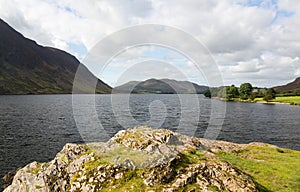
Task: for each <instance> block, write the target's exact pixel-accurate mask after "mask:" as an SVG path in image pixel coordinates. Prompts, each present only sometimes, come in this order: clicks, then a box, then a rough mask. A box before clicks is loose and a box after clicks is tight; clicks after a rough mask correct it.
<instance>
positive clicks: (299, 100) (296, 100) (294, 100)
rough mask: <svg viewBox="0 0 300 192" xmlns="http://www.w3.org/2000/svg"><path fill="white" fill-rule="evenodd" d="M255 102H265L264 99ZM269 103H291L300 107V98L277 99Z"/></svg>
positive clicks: (256, 99)
mask: <svg viewBox="0 0 300 192" xmlns="http://www.w3.org/2000/svg"><path fill="white" fill-rule="evenodd" d="M255 101H263V99H262V98H255ZM269 102H279V103H290V104H292V105H300V96H290V97H276V98H275V99H273V100H271V101H269Z"/></svg>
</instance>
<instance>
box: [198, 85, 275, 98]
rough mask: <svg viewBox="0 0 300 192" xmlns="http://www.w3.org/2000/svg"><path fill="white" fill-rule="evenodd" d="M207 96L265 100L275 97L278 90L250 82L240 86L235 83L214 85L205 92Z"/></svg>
mask: <svg viewBox="0 0 300 192" xmlns="http://www.w3.org/2000/svg"><path fill="white" fill-rule="evenodd" d="M204 95H205V96H206V97H209V98H211V97H218V98H222V99H225V100H227V101H232V100H235V99H240V100H245V101H246V100H251V101H253V100H254V99H255V98H263V100H265V101H267V102H268V101H269V100H272V99H275V97H276V92H275V90H274V89H273V88H258V87H253V86H252V85H251V84H250V83H243V84H241V85H240V87H236V86H235V85H231V86H221V87H213V88H210V89H209V90H208V91H206V92H205V93H204Z"/></svg>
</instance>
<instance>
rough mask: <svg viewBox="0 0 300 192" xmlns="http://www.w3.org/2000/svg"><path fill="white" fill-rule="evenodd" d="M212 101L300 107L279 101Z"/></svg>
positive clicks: (217, 98)
mask: <svg viewBox="0 0 300 192" xmlns="http://www.w3.org/2000/svg"><path fill="white" fill-rule="evenodd" d="M211 99H215V100H219V101H224V102H240V103H260V104H266V105H277V104H279V105H293V106H300V104H298V103H289V102H279V101H269V102H266V101H255V100H254V101H249V100H237V99H234V100H226V99H224V98H219V97H212V98H211Z"/></svg>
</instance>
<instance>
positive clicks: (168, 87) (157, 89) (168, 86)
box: [114, 79, 208, 94]
mask: <svg viewBox="0 0 300 192" xmlns="http://www.w3.org/2000/svg"><path fill="white" fill-rule="evenodd" d="M207 90H208V87H207V86H200V85H197V84H195V83H191V82H188V81H176V80H171V79H160V80H159V79H148V80H146V81H141V82H139V81H130V82H128V83H125V84H123V85H121V86H118V87H115V88H114V91H116V92H132V93H171V94H175V93H180V94H189V93H198V94H202V93H204V92H206V91H207Z"/></svg>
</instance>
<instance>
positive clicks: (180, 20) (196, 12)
mask: <svg viewBox="0 0 300 192" xmlns="http://www.w3.org/2000/svg"><path fill="white" fill-rule="evenodd" d="M299 14H300V4H299V3H296V2H295V1H286V0H224V1H218V0H201V1H198V0H188V1H184V2H183V1H179V0H165V1H159V0H132V1H124V0H109V1H108V0H100V1H99V0H85V1H72V0H60V1H58V0H42V1H41V0H26V1H16V0H0V17H1V18H2V19H3V20H5V21H6V22H8V23H9V24H10V25H11V26H12V27H14V28H15V29H16V30H18V31H20V32H21V33H22V34H23V35H24V36H26V37H28V38H31V39H34V40H36V41H37V42H38V43H39V44H41V45H44V46H53V47H56V48H60V49H63V50H66V51H68V52H70V53H72V54H74V55H75V56H76V57H77V58H79V59H80V60H82V59H83V58H84V56H85V55H86V54H87V52H88V51H89V50H90V49H91V48H92V47H93V46H94V45H95V44H96V43H97V42H98V41H99V40H101V39H102V38H104V37H105V36H107V35H109V34H111V33H113V32H115V31H118V30H121V29H123V28H125V27H128V26H133V25H138V24H146V23H155V24H163V25H168V26H173V27H176V28H179V29H182V30H184V31H186V32H188V33H190V34H191V35H193V36H194V37H195V38H197V39H198V40H199V41H200V42H202V43H203V44H204V45H205V46H206V47H207V48H208V49H209V51H210V52H211V53H212V55H213V57H214V58H215V60H216V62H217V64H218V65H219V68H220V71H221V72H222V75H223V79H224V82H225V84H236V85H239V84H240V83H242V82H251V83H253V84H254V85H256V86H267V87H268V86H274V85H279V84H285V83H287V82H289V81H291V80H293V79H295V78H296V77H298V76H300V61H299V57H300V27H299V26H300V15H299ZM133 37H134V35H133ZM153 49H155V48H153V47H148V48H141V49H136V50H134V51H131V52H130V53H127V54H125V55H123V57H122V55H121V56H120V59H119V60H118V62H115V63H114V64H113V65H112V68H111V69H107V70H108V71H107V74H112V73H113V70H118V65H119V69H120V68H122V67H124V65H125V64H124V63H126V62H127V63H128V62H130V61H132V62H133V63H136V62H137V60H140V59H141V58H142V57H151V58H154V59H162V58H163V59H165V61H168V62H169V63H170V62H173V63H174V64H175V65H176V66H177V67H178V66H180V65H184V68H185V69H186V73H188V74H190V75H191V76H195V74H192V72H193V70H190V69H189V67H192V65H191V63H190V61H188V60H186V59H185V58H184V57H180V56H178V55H177V56H176V54H175V56H174V54H173V53H172V52H168V51H165V50H162V49H157V50H159V51H152V52H151V50H153ZM151 53H152V54H151ZM171 53H172V54H171ZM126 55H130V59H128V57H126ZM135 56H136V58H135V59H134V57H135ZM153 69H156V68H153ZM109 70H111V71H109ZM140 70H141V69H140ZM147 70H148V72H149V70H151V67H150V68H149V65H147ZM156 70H157V69H156ZM189 71H190V72H189ZM93 72H94V73H97V72H95V71H93ZM149 73H151V72H149ZM160 73H163V70H162V71H160ZM168 73H169V72H168V71H167V70H166V76H167V74H168ZM160 75H162V76H163V74H160ZM104 76H105V75H104ZM105 77H106V79H103V80H104V81H106V82H108V83H109V84H114V80H113V78H109V75H106V76H105ZM140 78H141V79H142V78H143V77H142V76H141V77H140ZM144 78H146V75H145V77H144ZM195 78H196V79H202V78H201V77H200V78H197V77H195ZM141 79H140V80H141ZM128 80H136V79H128ZM137 80H139V79H137ZM194 81H197V82H198V83H205V82H201V80H194Z"/></svg>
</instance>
